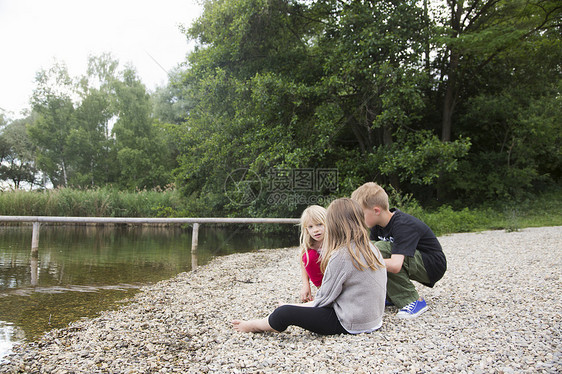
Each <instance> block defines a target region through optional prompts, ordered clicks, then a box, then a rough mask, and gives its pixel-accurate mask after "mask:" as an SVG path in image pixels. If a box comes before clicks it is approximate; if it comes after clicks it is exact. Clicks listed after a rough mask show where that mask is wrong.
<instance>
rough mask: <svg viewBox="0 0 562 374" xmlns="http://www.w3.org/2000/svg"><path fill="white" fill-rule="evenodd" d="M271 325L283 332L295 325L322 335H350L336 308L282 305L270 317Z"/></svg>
mask: <svg viewBox="0 0 562 374" xmlns="http://www.w3.org/2000/svg"><path fill="white" fill-rule="evenodd" d="M268 321H269V325H270V326H271V327H273V328H274V329H275V330H277V331H279V332H282V331H285V330H286V329H287V327H289V326H291V325H294V326H299V327H302V328H303V329H306V330H309V331H312V332H315V333H317V334H320V335H335V334H348V332H347V331H346V330H345V329H344V328H343V326H342V325H341V323H340V321H339V320H338V316H336V312H335V311H334V308H316V307H306V306H296V305H282V306H280V307H279V308H277V309H275V310H274V311H273V313H271V314H270V315H269V319H268Z"/></svg>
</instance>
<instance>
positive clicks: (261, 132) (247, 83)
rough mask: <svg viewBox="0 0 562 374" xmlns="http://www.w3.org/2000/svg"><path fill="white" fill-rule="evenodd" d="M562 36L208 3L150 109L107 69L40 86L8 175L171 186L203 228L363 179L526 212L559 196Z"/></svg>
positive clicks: (464, 14)
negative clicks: (549, 191)
mask: <svg viewBox="0 0 562 374" xmlns="http://www.w3.org/2000/svg"><path fill="white" fill-rule="evenodd" d="M561 28H562V4H560V3H559V2H553V1H545V0H446V1H442V2H440V1H428V0H419V1H414V0H406V1H398V0H383V1H344V0H328V1H296V0H238V1H234V0H214V1H206V2H205V3H204V11H203V14H202V15H201V17H200V18H199V19H198V20H197V21H195V22H194V23H193V24H192V25H191V26H190V27H188V28H186V29H184V30H183V32H184V33H185V34H186V36H187V37H188V38H189V39H192V40H196V41H197V47H196V48H195V50H194V51H193V52H191V53H190V54H189V55H188V56H187V58H186V61H185V62H184V63H183V64H182V65H181V66H180V67H178V69H177V70H175V71H174V72H173V74H172V75H171V76H170V82H169V84H168V85H167V86H165V87H162V88H160V89H158V90H157V91H156V92H154V93H148V92H147V90H146V88H145V86H144V85H143V84H142V82H141V81H140V80H139V78H138V77H137V76H136V74H135V72H134V69H133V68H132V67H125V68H124V69H122V70H119V64H118V62H117V61H115V60H113V59H112V58H111V56H108V55H104V56H98V57H92V58H91V59H90V63H89V68H88V72H87V74H86V76H84V77H80V78H72V77H69V76H68V73H67V71H66V69H65V68H64V66H63V65H55V66H53V67H52V68H51V69H49V70H47V71H41V72H39V73H38V75H37V79H36V89H35V90H34V92H33V95H32V99H31V107H32V110H31V112H30V115H29V117H28V118H26V119H23V120H16V121H6V120H4V123H3V126H2V130H1V131H2V138H1V140H0V159H1V160H2V169H1V171H0V172H1V177H2V179H3V180H10V181H12V182H13V184H14V185H16V186H17V185H18V184H20V183H22V182H26V183H28V184H33V185H41V184H44V183H45V180H48V181H49V182H50V183H52V185H53V186H55V187H58V186H71V187H100V186H107V185H112V186H115V187H117V188H120V189H152V188H157V187H161V188H162V187H163V186H166V185H170V184H173V185H174V186H175V187H176V188H177V189H178V190H179V191H180V192H181V194H182V195H183V196H185V197H186V199H187V201H188V204H189V207H190V208H189V211H190V212H192V213H193V214H197V215H235V214H240V215H249V216H281V215H283V216H285V215H286V216H291V215H295V214H298V212H299V211H300V210H302V205H306V204H308V203H310V202H313V201H312V200H314V199H318V198H319V197H322V196H324V197H325V196H328V195H333V194H335V195H340V196H343V195H348V194H349V193H350V192H351V191H352V190H354V189H355V188H356V187H357V186H358V185H360V184H362V183H364V182H365V181H377V182H379V183H381V184H384V185H386V186H388V187H389V189H391V190H394V191H398V195H400V196H413V197H414V198H415V199H417V200H418V201H420V202H422V203H423V204H432V205H441V204H449V205H453V206H466V205H469V204H475V203H481V202H483V201H493V200H498V199H521V198H524V197H527V196H529V194H533V193H535V192H537V191H540V190H541V189H546V188H549V187H552V186H555V187H559V183H560V177H561V162H562V157H561V156H562V154H561V152H560V144H561V134H562V131H561V127H562V126H561V120H560V119H561V118H562V105H561V104H562V103H561V101H562V98H561V94H560V93H561V87H562V79H561V77H562V74H561V68H562V66H561V64H560V61H562V40H561V35H562V32H561V31H562V30H561ZM239 171H242V172H241V173H240V172H239ZM322 171H328V172H332V173H335V178H336V182H335V188H334V183H333V181H332V184H330V185H320V183H319V179H318V178H319V174H320V172H322ZM297 174H298V175H299V176H300V178H301V179H298V178H297ZM37 176H44V177H43V179H42V180H37ZM311 178H312V179H311ZM314 178H316V179H314ZM281 182H284V184H283V186H281V185H282V183H281ZM313 182H314V183H313ZM299 183H300V185H299ZM299 186H300V187H302V188H298V187H299ZM327 186H328V187H327ZM282 187H283V188H282ZM280 192H282V193H283V195H284V196H285V197H292V198H290V199H285V200H283V201H279V200H276V201H273V200H272V194H277V195H279V193H280ZM233 196H234V197H240V196H242V197H243V198H242V199H237V198H233ZM295 197H298V198H295Z"/></svg>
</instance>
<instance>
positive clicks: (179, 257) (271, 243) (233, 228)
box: [0, 225, 298, 360]
mask: <svg viewBox="0 0 562 374" xmlns="http://www.w3.org/2000/svg"><path fill="white" fill-rule="evenodd" d="M286 226H287V227H288V228H289V226H291V225H286ZM31 233H32V229H31V226H19V227H1V226H0V360H1V358H2V356H4V355H5V354H6V353H7V352H9V350H10V349H11V348H12V347H13V345H14V344H17V343H18V342H22V341H25V340H34V339H36V338H37V337H39V336H40V335H41V334H42V333H44V332H45V331H48V330H50V329H53V328H60V327H64V326H67V325H68V324H69V323H70V322H72V321H76V320H79V319H80V318H83V317H94V316H96V315H97V314H99V312H100V311H102V310H107V309H111V308H116V307H117V306H118V305H120V304H121V303H122V302H123V300H124V299H126V298H128V297H130V296H132V295H134V294H135V292H137V291H138V288H139V287H141V286H142V285H146V284H150V283H155V282H158V281H160V280H162V279H168V278H171V277H173V276H175V275H177V274H179V273H181V272H184V271H189V270H191V268H192V266H197V265H199V266H200V265H203V264H205V263H207V262H208V261H209V260H211V259H212V258H213V257H215V256H221V255H226V254H231V253H235V252H247V251H252V250H256V249H261V248H280V247H287V246H296V245H298V232H297V230H296V228H295V227H292V226H291V227H290V229H289V233H288V234H287V233H285V234H283V235H272V234H264V233H255V232H250V231H248V230H244V229H240V228H239V227H237V225H229V226H227V227H220V228H217V227H211V226H210V225H201V226H200V228H199V246H198V250H197V255H196V256H195V257H193V258H192V254H191V228H186V229H182V228H179V227H153V226H143V227H96V226H42V227H41V230H40V235H39V251H38V258H33V257H32V256H31ZM195 262H196V263H195Z"/></svg>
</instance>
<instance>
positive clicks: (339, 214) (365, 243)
mask: <svg viewBox="0 0 562 374" xmlns="http://www.w3.org/2000/svg"><path fill="white" fill-rule="evenodd" d="M324 235H325V237H324V245H323V248H324V256H323V257H322V262H321V264H320V268H321V269H322V272H324V271H326V267H327V266H328V261H329V260H330V256H331V255H332V254H333V253H334V252H335V251H337V250H339V249H344V248H347V251H348V252H349V254H350V255H351V258H352V260H353V265H354V266H355V268H357V269H358V270H365V269H366V268H371V269H373V270H377V269H380V268H384V266H385V265H384V264H383V263H382V262H381V261H380V260H379V258H378V257H377V256H376V255H375V252H373V251H372V250H371V242H370V241H369V233H368V228H367V225H366V224H365V218H364V215H363V209H362V208H361V206H360V205H359V203H357V202H356V201H354V200H352V199H348V198H342V199H337V200H334V201H332V203H331V204H330V206H329V207H328V210H327V215H326V233H325V234H324ZM361 255H363V259H364V260H365V262H366V263H364V262H363V260H362V259H361Z"/></svg>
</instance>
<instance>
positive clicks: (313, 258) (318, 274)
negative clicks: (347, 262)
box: [302, 248, 324, 287]
mask: <svg viewBox="0 0 562 374" xmlns="http://www.w3.org/2000/svg"><path fill="white" fill-rule="evenodd" d="M307 252H308V264H307V263H306V253H303V255H302V262H303V264H304V269H305V270H306V273H307V274H308V277H309V278H310V280H311V281H312V283H313V284H314V285H315V286H316V287H320V286H321V285H322V278H323V277H324V274H322V271H321V270H320V253H318V251H317V250H316V249H312V248H310V249H309V250H308V251H307Z"/></svg>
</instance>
